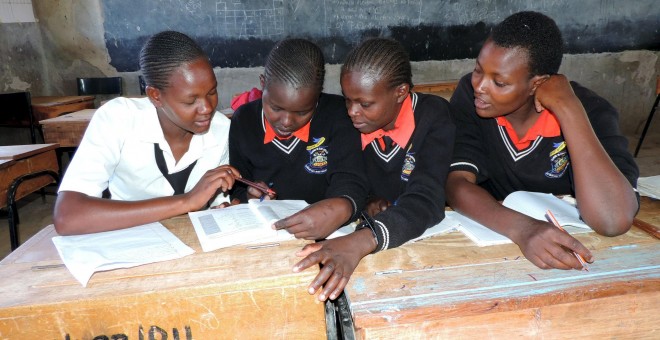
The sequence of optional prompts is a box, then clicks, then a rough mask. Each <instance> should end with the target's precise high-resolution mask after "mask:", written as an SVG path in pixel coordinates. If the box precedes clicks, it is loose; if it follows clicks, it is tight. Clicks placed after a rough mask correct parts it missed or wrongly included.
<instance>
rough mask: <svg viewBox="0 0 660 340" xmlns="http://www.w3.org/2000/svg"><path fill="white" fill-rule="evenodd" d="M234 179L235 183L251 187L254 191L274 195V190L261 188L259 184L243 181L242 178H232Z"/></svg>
mask: <svg viewBox="0 0 660 340" xmlns="http://www.w3.org/2000/svg"><path fill="white" fill-rule="evenodd" d="M234 178H235V179H236V180H237V181H239V182H241V183H244V184H246V185H249V186H251V187H253V188H255V189H258V190H261V191H262V192H264V193H266V194H270V195H275V190H273V189H271V188H267V187H264V186H262V185H261V184H258V183H255V182H252V181H248V180H247V179H244V178H242V177H234Z"/></svg>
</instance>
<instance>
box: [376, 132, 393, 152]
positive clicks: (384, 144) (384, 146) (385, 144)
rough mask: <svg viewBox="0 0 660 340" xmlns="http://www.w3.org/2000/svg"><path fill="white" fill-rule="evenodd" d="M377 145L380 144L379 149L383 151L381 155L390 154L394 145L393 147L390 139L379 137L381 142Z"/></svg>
mask: <svg viewBox="0 0 660 340" xmlns="http://www.w3.org/2000/svg"><path fill="white" fill-rule="evenodd" d="M378 144H380V148H381V150H383V153H386V154H388V153H390V151H392V149H394V145H395V143H394V141H393V140H392V138H390V136H383V137H381V141H379V143H378Z"/></svg>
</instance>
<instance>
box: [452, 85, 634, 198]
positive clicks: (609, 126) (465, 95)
mask: <svg viewBox="0 0 660 340" xmlns="http://www.w3.org/2000/svg"><path fill="white" fill-rule="evenodd" d="M470 79H471V74H467V75H466V76H464V77H463V78H462V79H461V80H460V82H459V84H458V87H457V88H456V91H455V92H454V95H453V96H452V98H451V104H452V112H453V114H454V122H455V123H456V127H457V135H456V144H455V148H454V157H453V160H452V164H451V168H450V171H454V170H464V171H469V172H472V173H474V174H475V175H476V176H477V183H478V184H479V185H480V186H481V187H483V188H484V189H486V190H487V191H488V192H489V193H490V194H491V195H493V197H495V199H497V200H503V199H504V198H505V197H506V196H507V195H508V194H510V193H512V192H514V191H518V190H526V191H536V192H545V193H552V194H556V195H563V194H571V195H575V184H574V183H573V175H572V167H571V162H570V155H569V153H568V147H567V146H566V143H564V138H563V136H561V134H560V135H559V136H556V137H542V136H538V137H536V139H535V140H534V141H532V142H531V143H530V144H529V146H527V147H526V148H524V149H522V150H518V149H517V148H516V147H515V146H514V143H513V141H512V139H511V137H510V136H509V135H508V133H507V132H506V129H505V127H504V126H500V125H498V124H497V121H496V119H495V118H481V117H479V116H478V115H477V113H476V110H475V107H474V90H473V88H472V85H471V82H470ZM571 86H572V87H573V91H574V92H575V95H576V96H577V97H578V99H579V100H580V102H582V105H583V106H584V109H585V111H586V112H587V116H588V118H589V121H590V123H591V126H592V127H593V129H594V132H595V133H596V136H597V137H598V140H599V141H600V143H601V144H602V145H603V148H604V149H605V151H606V152H607V154H608V155H609V156H610V158H611V159H612V161H613V162H614V164H615V165H616V167H617V168H618V169H619V170H620V171H621V173H623V175H624V176H625V177H626V179H628V181H629V182H630V184H631V185H632V186H633V187H636V184H637V178H638V177H639V170H638V168H637V165H636V164H635V161H634V159H633V157H632V155H631V154H630V153H629V152H628V141H627V140H626V138H625V137H623V135H621V132H620V130H619V115H618V112H617V111H616V109H615V108H614V107H612V105H611V104H610V103H608V102H607V101H606V100H605V99H603V98H602V97H600V96H598V95H597V94H595V93H594V92H592V91H591V90H589V89H587V88H585V87H583V86H581V85H579V84H578V83H576V82H571ZM578 147H579V146H578ZM594 176H598V172H597V171H595V172H594Z"/></svg>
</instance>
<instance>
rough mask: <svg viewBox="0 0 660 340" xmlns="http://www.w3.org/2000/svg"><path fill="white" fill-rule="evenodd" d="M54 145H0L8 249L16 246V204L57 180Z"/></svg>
mask: <svg viewBox="0 0 660 340" xmlns="http://www.w3.org/2000/svg"><path fill="white" fill-rule="evenodd" d="M57 147H58V145H57V144H29V145H8V146H0V160H1V161H3V163H2V165H1V166H0V206H2V207H7V210H8V215H9V216H8V220H9V241H10V243H11V249H12V250H14V249H16V248H17V247H18V245H19V243H20V240H19V237H18V227H17V225H18V208H17V206H16V201H17V200H19V199H21V198H23V197H25V196H27V195H28V194H31V193H33V192H35V191H37V190H39V189H41V188H43V187H45V186H47V185H48V184H51V183H53V182H56V181H57V179H58V173H59V166H58V163H57V157H56V153H55V149H57Z"/></svg>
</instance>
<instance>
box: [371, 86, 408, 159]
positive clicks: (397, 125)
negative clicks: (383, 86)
mask: <svg viewBox="0 0 660 340" xmlns="http://www.w3.org/2000/svg"><path fill="white" fill-rule="evenodd" d="M410 97H411V95H410V94H408V97H406V99H405V100H404V101H403V104H402V105H401V110H400V111H399V115H398V116H397V117H396V122H394V129H392V130H388V131H385V130H383V129H378V130H376V131H374V132H372V133H367V134H362V136H361V137H362V150H364V148H366V147H367V145H369V143H371V142H372V141H373V140H374V139H376V138H381V137H383V136H389V137H390V138H392V140H393V141H394V142H395V143H396V144H397V145H399V146H400V147H402V148H405V147H406V145H407V144H408V141H409V140H410V137H411V136H412V134H413V132H414V131H415V115H414V112H413V107H412V99H411V98H410Z"/></svg>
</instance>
